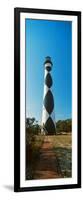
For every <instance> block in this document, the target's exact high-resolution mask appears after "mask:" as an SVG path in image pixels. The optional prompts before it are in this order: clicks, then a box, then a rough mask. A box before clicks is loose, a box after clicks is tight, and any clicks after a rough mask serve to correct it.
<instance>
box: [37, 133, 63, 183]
mask: <svg viewBox="0 0 83 200" xmlns="http://www.w3.org/2000/svg"><path fill="white" fill-rule="evenodd" d="M35 168H36V170H35V173H34V179H49V178H61V177H62V175H61V171H60V166H59V163H58V159H57V157H56V155H55V152H54V150H53V145H52V141H51V136H45V139H44V143H43V145H42V147H41V150H40V157H39V160H38V162H37V164H36V167H35Z"/></svg>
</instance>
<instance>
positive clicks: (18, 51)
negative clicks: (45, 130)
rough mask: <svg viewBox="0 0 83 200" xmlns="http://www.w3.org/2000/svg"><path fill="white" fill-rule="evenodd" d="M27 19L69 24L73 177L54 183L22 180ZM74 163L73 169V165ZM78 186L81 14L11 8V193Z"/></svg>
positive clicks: (79, 167) (47, 180)
mask: <svg viewBox="0 0 83 200" xmlns="http://www.w3.org/2000/svg"><path fill="white" fill-rule="evenodd" d="M26 19H29V20H30V19H32V20H34V19H35V20H43V21H44V20H48V24H49V23H50V21H58V22H59V21H62V22H63V21H70V22H71V23H72V25H71V26H72V29H71V38H72V39H71V42H72V44H71V49H72V53H71V54H72V59H71V63H72V64H71V66H72V85H73V86H72V99H73V100H72V101H74V102H73V103H72V110H73V111H72V113H73V114H72V115H73V119H74V120H73V119H72V176H71V178H69V179H68V178H64V179H63V178H62V179H61V178H59V179H58V180H56V179H55V178H54V179H51V180H50V178H48V179H44V180H39V179H38V180H36V181H35V180H26V178H25V176H26V175H25V173H26V169H25V168H24V167H25V165H26V153H25V152H26V146H25V141H24V139H25V132H26V124H25V123H26V119H25V117H26V116H25V115H26V70H25V68H26V66H25V65H26V61H25V60H26V50H25V46H26V38H25V32H26V30H25V29H26V27H25V20H26ZM34 26H35V25H34ZM35 29H36V26H35ZM65 30H66V29H65ZM66 31H67V30H66ZM66 33H67V32H66ZM59 34H60V33H59ZM34 37H36V35H34ZM40 38H41V36H40ZM50 40H51V36H50ZM64 40H65V39H64ZM34 41H35V38H34ZM42 42H43V41H42ZM35 48H37V47H35ZM44 48H45V47H44ZM56 51H57V49H56ZM41 52H42V51H41ZM46 56H47V55H46ZM46 62H47V61H46ZM33 69H34V66H33ZM29 75H30V74H29ZM68 76H69V75H68ZM73 80H74V81H73ZM33 81H35V80H33ZM73 92H74V94H73ZM75 92H76V93H75ZM75 95H76V96H75ZM33 98H34V96H33ZM74 105H75V106H74ZM34 106H35V105H34ZM73 107H74V109H73ZM75 120H76V121H75ZM76 122H77V123H76ZM75 124H76V125H75ZM74 127H76V128H74ZM73 131H75V134H74V133H73ZM23 141H24V143H23ZM74 147H75V149H74ZM23 153H24V154H23ZM65 155H66V154H65ZM22 156H23V157H22ZM74 159H75V160H74ZM74 162H75V164H76V166H75V165H74ZM22 163H24V166H22ZM74 172H75V173H74ZM22 181H23V183H22ZM80 187H81V12H80V11H66V10H48V9H32V8H15V9H14V191H15V192H24V191H39V190H56V189H73V188H80Z"/></svg>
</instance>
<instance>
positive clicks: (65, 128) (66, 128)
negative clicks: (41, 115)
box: [56, 119, 72, 133]
mask: <svg viewBox="0 0 83 200" xmlns="http://www.w3.org/2000/svg"><path fill="white" fill-rule="evenodd" d="M71 131H72V119H66V120H59V121H57V122H56V132H57V133H58V132H71Z"/></svg>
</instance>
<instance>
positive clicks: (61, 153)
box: [52, 134, 72, 178]
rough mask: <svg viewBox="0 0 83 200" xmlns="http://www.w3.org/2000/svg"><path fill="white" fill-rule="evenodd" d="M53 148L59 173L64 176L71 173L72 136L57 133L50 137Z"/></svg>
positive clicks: (69, 175) (68, 175)
mask: <svg viewBox="0 0 83 200" xmlns="http://www.w3.org/2000/svg"><path fill="white" fill-rule="evenodd" d="M52 143H53V148H54V151H55V154H56V156H57V160H58V163H59V166H60V170H61V174H62V176H63V177H64V178H66V177H71V175H72V170H71V169H72V136H71V134H70V135H57V136H54V137H52Z"/></svg>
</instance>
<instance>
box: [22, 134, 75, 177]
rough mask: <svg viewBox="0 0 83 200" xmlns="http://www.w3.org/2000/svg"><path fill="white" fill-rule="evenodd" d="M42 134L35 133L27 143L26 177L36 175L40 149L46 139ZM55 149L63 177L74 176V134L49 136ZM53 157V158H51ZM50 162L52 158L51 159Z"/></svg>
mask: <svg viewBox="0 0 83 200" xmlns="http://www.w3.org/2000/svg"><path fill="white" fill-rule="evenodd" d="M44 137H46V136H43V135H42V136H41V135H35V136H34V137H32V139H30V140H29V138H27V141H28V140H29V142H28V143H27V145H26V179H27V180H31V179H33V177H34V171H35V168H36V163H37V162H38V159H39V156H40V149H41V146H42V144H43V141H44ZM49 138H50V140H51V143H52V146H53V151H54V152H55V155H56V157H57V162H58V164H59V167H60V171H61V174H62V177H64V178H68V177H71V176H72V134H68V135H55V136H54V135H53V136H49ZM50 159H51V158H50ZM49 162H50V160H49Z"/></svg>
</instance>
